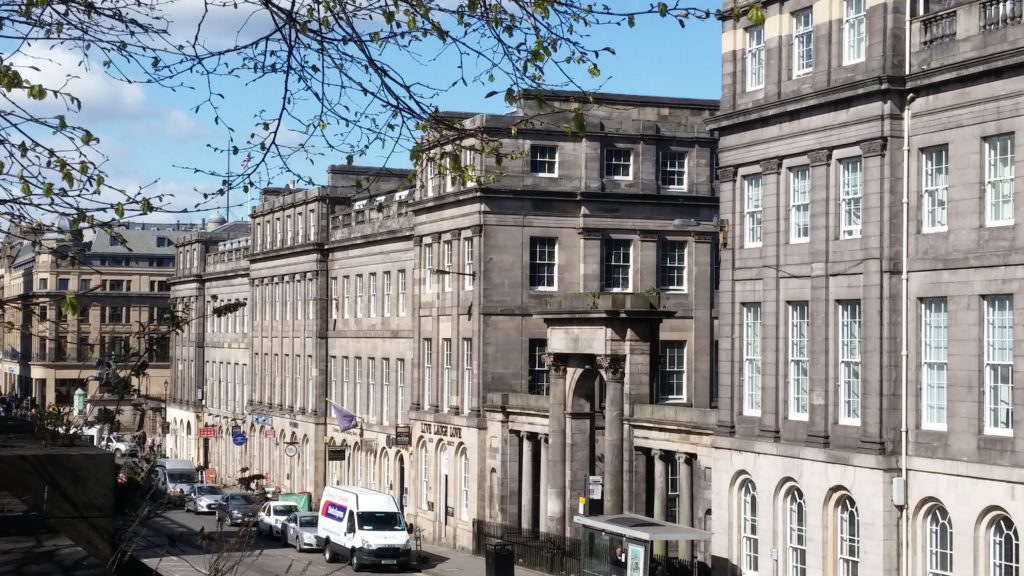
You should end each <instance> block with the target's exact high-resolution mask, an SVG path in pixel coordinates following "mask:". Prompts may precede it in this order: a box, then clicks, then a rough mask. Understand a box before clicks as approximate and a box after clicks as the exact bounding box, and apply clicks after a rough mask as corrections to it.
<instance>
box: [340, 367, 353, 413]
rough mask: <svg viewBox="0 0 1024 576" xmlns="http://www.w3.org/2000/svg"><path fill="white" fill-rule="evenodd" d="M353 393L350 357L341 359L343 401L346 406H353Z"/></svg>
mask: <svg viewBox="0 0 1024 576" xmlns="http://www.w3.org/2000/svg"><path fill="white" fill-rule="evenodd" d="M351 391H352V364H351V362H350V360H349V357H348V356H342V357H341V401H342V403H343V404H344V405H345V406H351V405H352V400H351V399H350V398H349V392H351Z"/></svg>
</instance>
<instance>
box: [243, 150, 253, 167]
mask: <svg viewBox="0 0 1024 576" xmlns="http://www.w3.org/2000/svg"><path fill="white" fill-rule="evenodd" d="M251 161H252V154H249V153H248V152H246V154H245V158H242V170H245V169H246V168H248V167H249V162H251Z"/></svg>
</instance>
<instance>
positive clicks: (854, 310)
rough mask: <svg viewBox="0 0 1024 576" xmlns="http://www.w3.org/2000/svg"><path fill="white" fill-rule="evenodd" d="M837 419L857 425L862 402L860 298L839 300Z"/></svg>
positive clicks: (844, 423) (861, 318)
mask: <svg viewBox="0 0 1024 576" xmlns="http://www.w3.org/2000/svg"><path fill="white" fill-rule="evenodd" d="M838 319H839V325H838V329H839V334H838V339H837V343H838V346H839V350H838V352H839V354H838V356H839V373H838V376H839V423H840V424H843V425H847V426H859V425H860V418H861V407H862V403H863V390H864V377H863V369H862V364H861V362H862V354H861V349H862V347H863V332H862V330H863V311H862V308H861V302H860V300H840V301H839V315H838Z"/></svg>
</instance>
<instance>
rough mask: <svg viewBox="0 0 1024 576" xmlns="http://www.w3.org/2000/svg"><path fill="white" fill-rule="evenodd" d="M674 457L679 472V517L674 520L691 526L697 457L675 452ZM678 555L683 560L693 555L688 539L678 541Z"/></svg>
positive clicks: (682, 524)
mask: <svg viewBox="0 0 1024 576" xmlns="http://www.w3.org/2000/svg"><path fill="white" fill-rule="evenodd" d="M675 459H676V471H677V472H678V473H679V479H678V485H677V488H678V489H679V496H678V498H679V506H678V509H679V518H678V519H677V520H676V524H679V525H680V526H693V500H694V494H693V487H694V486H695V485H696V483H695V482H694V479H693V474H694V471H695V470H697V466H696V460H697V457H696V455H694V454H683V453H682V452H676V453H675ZM679 557H680V558H682V559H683V560H689V559H690V558H692V557H693V551H692V550H691V543H690V541H688V540H681V541H680V542H679Z"/></svg>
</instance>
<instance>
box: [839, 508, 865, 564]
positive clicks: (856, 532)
mask: <svg viewBox="0 0 1024 576" xmlns="http://www.w3.org/2000/svg"><path fill="white" fill-rule="evenodd" d="M838 519H839V554H838V557H839V576H857V572H858V569H859V568H860V516H858V514H857V504H856V503H855V502H854V501H853V498H850V497H849V496H844V497H843V498H842V500H840V501H839V518H838Z"/></svg>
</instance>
